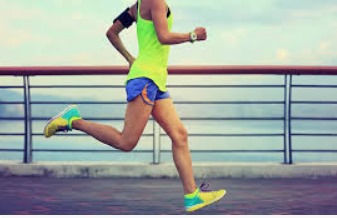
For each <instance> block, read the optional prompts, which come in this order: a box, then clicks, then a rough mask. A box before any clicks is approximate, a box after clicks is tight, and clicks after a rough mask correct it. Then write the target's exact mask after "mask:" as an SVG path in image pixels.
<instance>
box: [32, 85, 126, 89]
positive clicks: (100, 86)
mask: <svg viewBox="0 0 337 218" xmlns="http://www.w3.org/2000/svg"><path fill="white" fill-rule="evenodd" d="M30 88H34V89H65V88H66V89H77V88H78V89H88V88H89V89H90V88H92V89H107V88H114V89H119V88H125V86H124V85H44V86H43V85H40V86H35V85H32V86H30Z"/></svg>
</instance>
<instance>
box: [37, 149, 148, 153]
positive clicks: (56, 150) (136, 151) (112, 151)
mask: <svg viewBox="0 0 337 218" xmlns="http://www.w3.org/2000/svg"><path fill="white" fill-rule="evenodd" d="M33 152H73V153H120V152H121V151H119V150H116V149H110V150H89V149H88V150H86V149H81V150H77V149H33ZM132 152H134V153H152V152H153V151H152V150H134V151H132Z"/></svg>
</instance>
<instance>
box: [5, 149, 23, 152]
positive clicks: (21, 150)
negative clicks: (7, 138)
mask: <svg viewBox="0 0 337 218" xmlns="http://www.w3.org/2000/svg"><path fill="white" fill-rule="evenodd" d="M0 151H1V152H23V149H0Z"/></svg>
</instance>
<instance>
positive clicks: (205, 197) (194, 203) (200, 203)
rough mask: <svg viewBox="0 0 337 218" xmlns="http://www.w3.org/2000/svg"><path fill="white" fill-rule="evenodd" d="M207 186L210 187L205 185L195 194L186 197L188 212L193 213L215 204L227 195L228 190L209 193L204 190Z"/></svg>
mask: <svg viewBox="0 0 337 218" xmlns="http://www.w3.org/2000/svg"><path fill="white" fill-rule="evenodd" d="M205 186H208V185H206V184H205V183H203V184H202V185H201V186H200V188H198V189H197V190H196V191H195V192H194V193H192V194H190V195H185V198H184V199H185V210H186V211H187V212H193V211H196V210H199V209H201V208H203V207H206V206H208V205H210V204H213V203H215V202H217V201H219V200H220V199H221V198H223V197H224V196H225V195H226V193H227V191H226V190H219V191H208V190H205V189H204V187H205Z"/></svg>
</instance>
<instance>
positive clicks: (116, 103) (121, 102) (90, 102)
mask: <svg viewBox="0 0 337 218" xmlns="http://www.w3.org/2000/svg"><path fill="white" fill-rule="evenodd" d="M30 104H31V105H34V104H35V105H51V104H78V105H81V104H82V105H83V104H93V105H97V104H110V105H124V104H127V102H126V101H76V102H74V101H32V102H31V103H30Z"/></svg>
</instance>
